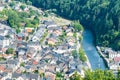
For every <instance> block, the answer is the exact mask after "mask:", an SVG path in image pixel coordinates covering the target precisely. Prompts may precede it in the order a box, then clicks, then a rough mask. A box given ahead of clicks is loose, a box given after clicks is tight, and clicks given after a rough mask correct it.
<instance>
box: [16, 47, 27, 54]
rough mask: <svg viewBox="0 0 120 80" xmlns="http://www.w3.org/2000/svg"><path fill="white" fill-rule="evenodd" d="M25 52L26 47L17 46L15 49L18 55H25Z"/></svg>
mask: <svg viewBox="0 0 120 80" xmlns="http://www.w3.org/2000/svg"><path fill="white" fill-rule="evenodd" d="M26 52H27V48H18V49H17V54H18V55H25V54H26Z"/></svg>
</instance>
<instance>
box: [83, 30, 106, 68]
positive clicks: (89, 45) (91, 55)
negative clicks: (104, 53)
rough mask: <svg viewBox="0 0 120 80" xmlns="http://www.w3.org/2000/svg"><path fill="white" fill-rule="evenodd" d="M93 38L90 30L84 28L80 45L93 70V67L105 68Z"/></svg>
mask: <svg viewBox="0 0 120 80" xmlns="http://www.w3.org/2000/svg"><path fill="white" fill-rule="evenodd" d="M93 40H94V38H93V35H92V33H91V31H89V30H85V31H84V32H83V42H82V47H83V49H84V51H85V53H86V55H87V57H88V59H89V61H90V64H91V67H92V69H93V70H95V69H102V70H105V69H106V65H105V63H104V61H103V59H102V58H101V57H100V55H99V54H98V52H97V49H96V47H95V45H94V42H93Z"/></svg>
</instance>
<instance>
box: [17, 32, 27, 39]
mask: <svg viewBox="0 0 120 80" xmlns="http://www.w3.org/2000/svg"><path fill="white" fill-rule="evenodd" d="M17 39H18V40H19V41H22V40H23V39H25V34H24V33H18V34H17Z"/></svg>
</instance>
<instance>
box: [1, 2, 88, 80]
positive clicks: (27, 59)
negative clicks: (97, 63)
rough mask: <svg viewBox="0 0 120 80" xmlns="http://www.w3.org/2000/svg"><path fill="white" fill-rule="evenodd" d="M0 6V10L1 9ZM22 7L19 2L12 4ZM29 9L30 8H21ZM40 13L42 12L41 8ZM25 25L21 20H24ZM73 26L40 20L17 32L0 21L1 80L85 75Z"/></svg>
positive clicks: (48, 79)
mask: <svg viewBox="0 0 120 80" xmlns="http://www.w3.org/2000/svg"><path fill="white" fill-rule="evenodd" d="M8 1H10V0H8ZM3 9H4V8H3V6H2V7H1V11H2V10H3ZM13 9H15V10H17V11H20V12H21V11H22V9H20V6H19V5H17V6H16V7H13ZM24 11H27V12H28V11H29V8H27V7H26V8H24ZM41 14H43V12H41ZM23 27H24V24H23ZM81 34H82V31H81V32H76V31H75V29H74V26H73V25H71V24H68V25H64V26H61V25H58V24H56V22H55V21H53V20H50V19H49V20H47V19H46V20H40V21H39V25H38V27H37V28H33V27H32V28H31V27H26V28H21V29H20V32H19V33H16V30H15V29H14V28H11V27H10V26H9V25H8V24H7V22H5V21H1V22H0V80H55V79H56V78H58V79H59V77H61V78H62V79H66V80H69V77H70V76H72V74H74V72H77V73H78V74H80V75H81V76H82V77H84V70H83V68H85V69H88V68H90V67H89V65H88V63H87V62H83V61H81V60H80V58H79V54H78V53H76V54H74V52H78V51H79V49H80V48H81V41H80V39H79V37H80V36H81Z"/></svg>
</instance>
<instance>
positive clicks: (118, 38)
mask: <svg viewBox="0 0 120 80" xmlns="http://www.w3.org/2000/svg"><path fill="white" fill-rule="evenodd" d="M19 1H22V2H27V4H33V5H34V6H36V7H40V8H43V9H53V11H54V12H56V13H57V14H59V15H60V16H62V17H65V18H68V19H71V20H79V21H80V23H81V24H82V25H83V26H84V27H85V28H88V29H91V30H92V31H93V33H94V35H95V37H96V40H95V42H96V45H99V46H104V47H112V48H113V49H115V50H120V0H19Z"/></svg>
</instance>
